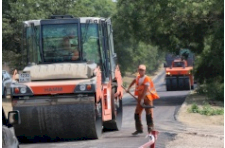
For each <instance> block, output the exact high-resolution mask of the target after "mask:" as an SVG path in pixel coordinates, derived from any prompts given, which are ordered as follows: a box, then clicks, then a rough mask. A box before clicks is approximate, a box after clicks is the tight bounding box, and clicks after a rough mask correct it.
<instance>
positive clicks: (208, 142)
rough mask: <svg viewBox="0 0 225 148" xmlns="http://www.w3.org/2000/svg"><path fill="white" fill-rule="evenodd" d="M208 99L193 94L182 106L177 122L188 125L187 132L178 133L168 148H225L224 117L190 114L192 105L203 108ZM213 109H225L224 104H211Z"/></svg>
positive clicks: (217, 102) (215, 102)
mask: <svg viewBox="0 0 225 148" xmlns="http://www.w3.org/2000/svg"><path fill="white" fill-rule="evenodd" d="M205 100H206V97H204V96H203V95H199V94H197V93H195V92H192V93H191V94H190V95H189V96H188V97H187V98H186V100H185V102H184V103H183V105H182V106H181V108H180V110H179V112H178V114H177V120H178V121H180V122H182V123H183V124H184V125H186V127H187V128H186V131H185V132H181V133H177V135H176V136H175V137H174V140H173V141H171V142H169V143H168V144H167V146H166V148H209V147H210V148H223V147H224V115H214V116H205V115H200V114H198V113H189V112H188V111H187V109H188V108H190V107H191V105H192V103H194V102H195V103H196V104H197V105H199V106H203V104H204V102H205ZM210 104H211V106H212V107H213V108H224V105H223V103H222V102H219V101H214V102H210Z"/></svg>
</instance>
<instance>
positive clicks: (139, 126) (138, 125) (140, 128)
mask: <svg viewBox="0 0 225 148" xmlns="http://www.w3.org/2000/svg"><path fill="white" fill-rule="evenodd" d="M134 119H135V128H136V131H135V132H134V133H132V135H137V134H141V133H143V126H142V124H141V118H140V116H139V114H134Z"/></svg>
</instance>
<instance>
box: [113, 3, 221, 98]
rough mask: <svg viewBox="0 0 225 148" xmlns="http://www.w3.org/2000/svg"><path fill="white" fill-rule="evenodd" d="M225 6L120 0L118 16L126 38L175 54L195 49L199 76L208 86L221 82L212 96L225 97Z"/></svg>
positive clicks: (196, 74) (196, 68)
mask: <svg viewBox="0 0 225 148" xmlns="http://www.w3.org/2000/svg"><path fill="white" fill-rule="evenodd" d="M223 6H224V1H222V0H211V1H208V0H202V1H196V0H173V1H172V0H167V1H153V0H150V1H147V0H138V1H132V2H131V1H130V0H119V1H118V4H117V7H118V11H117V14H116V16H117V19H118V20H120V28H123V36H124V37H125V38H126V39H127V38H130V37H133V39H134V40H136V41H141V42H144V43H145V44H151V45H152V46H157V47H158V49H160V50H164V51H170V52H173V53H176V51H178V50H179V49H180V48H189V49H191V50H192V51H193V52H194V53H196V55H198V58H197V61H196V64H195V67H194V69H195V70H194V74H195V78H196V79H198V80H199V83H200V84H205V85H207V86H208V87H210V85H211V84H212V85H213V86H215V85H217V86H216V89H218V90H214V91H211V94H210V97H212V98H215V97H214V96H217V98H218V97H219V98H220V100H224V99H223V98H222V96H223V95H222V91H221V90H222V85H223V84H224V83H223V82H224V78H223V77H224V76H223V75H224V73H223V69H224V68H223V67H224V34H223V31H224V7H223ZM122 26H123V27H122ZM215 80H216V81H215ZM218 92H219V96H218Z"/></svg>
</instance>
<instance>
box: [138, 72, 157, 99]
mask: <svg viewBox="0 0 225 148" xmlns="http://www.w3.org/2000/svg"><path fill="white" fill-rule="evenodd" d="M139 79H140V76H137V78H136V88H135V92H134V95H135V96H139V95H141V94H142V93H143V91H144V87H145V83H147V82H149V84H150V85H149V86H148V90H147V93H146V97H147V98H148V99H150V100H154V99H159V96H158V94H157V92H156V90H155V87H154V84H153V82H152V80H151V78H150V77H148V76H146V75H145V76H144V81H143V82H142V84H138V83H139Z"/></svg>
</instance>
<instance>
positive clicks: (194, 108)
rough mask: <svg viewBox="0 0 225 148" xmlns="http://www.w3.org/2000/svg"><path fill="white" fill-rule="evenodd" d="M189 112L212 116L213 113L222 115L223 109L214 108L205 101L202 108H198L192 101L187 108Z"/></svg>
mask: <svg viewBox="0 0 225 148" xmlns="http://www.w3.org/2000/svg"><path fill="white" fill-rule="evenodd" d="M188 112H189V113H199V114H201V115H206V116H213V115H223V114H224V109H214V108H212V107H211V106H210V105H209V104H208V103H205V104H204V105H203V107H202V108H199V107H198V105H197V104H196V103H193V104H192V105H191V107H190V108H188Z"/></svg>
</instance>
